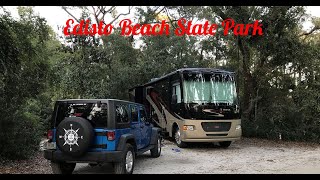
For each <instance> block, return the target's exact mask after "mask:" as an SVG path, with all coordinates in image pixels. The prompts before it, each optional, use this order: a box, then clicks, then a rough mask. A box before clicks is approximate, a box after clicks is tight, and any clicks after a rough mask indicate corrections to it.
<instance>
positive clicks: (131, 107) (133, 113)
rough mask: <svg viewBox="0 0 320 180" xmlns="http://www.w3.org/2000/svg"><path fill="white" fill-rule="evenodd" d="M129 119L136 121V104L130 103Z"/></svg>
mask: <svg viewBox="0 0 320 180" xmlns="http://www.w3.org/2000/svg"><path fill="white" fill-rule="evenodd" d="M130 110H131V121H132V122H138V108H137V106H136V105H130Z"/></svg>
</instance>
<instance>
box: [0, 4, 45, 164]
mask: <svg viewBox="0 0 320 180" xmlns="http://www.w3.org/2000/svg"><path fill="white" fill-rule="evenodd" d="M19 12H20V15H21V19H22V20H23V21H16V20H14V19H12V18H11V16H10V14H8V13H6V14H3V15H0V36H1V41H0V62H1V65H0V66H1V71H0V86H1V88H0V104H1V105H2V106H1V108H0V114H1V120H0V132H1V134H0V142H1V143H0V157H6V158H10V159H16V158H27V157H29V156H30V155H31V154H33V153H34V152H35V151H36V150H37V149H38V146H39V141H40V138H41V134H43V127H42V124H41V121H42V120H41V118H43V117H44V114H45V113H46V112H45V111H43V109H37V110H36V109H34V107H35V105H34V103H35V102H37V103H38V104H41V103H42V102H40V101H41V99H38V97H39V96H38V95H39V94H40V93H41V92H42V91H43V90H44V89H45V88H46V82H45V81H46V78H47V75H48V70H49V64H48V61H47V59H46V55H47V54H46V51H47V48H46V45H45V42H46V41H48V40H49V27H48V26H47V25H46V21H45V20H44V19H43V18H40V17H38V16H35V15H33V14H32V9H30V8H26V9H24V8H20V9H19ZM31 99H36V100H34V102H32V100H31ZM37 107H38V108H40V107H41V106H37Z"/></svg>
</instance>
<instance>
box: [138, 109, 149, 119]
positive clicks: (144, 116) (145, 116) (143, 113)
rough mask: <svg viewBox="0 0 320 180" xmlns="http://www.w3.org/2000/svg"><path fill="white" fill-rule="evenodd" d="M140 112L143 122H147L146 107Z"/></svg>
mask: <svg viewBox="0 0 320 180" xmlns="http://www.w3.org/2000/svg"><path fill="white" fill-rule="evenodd" d="M139 111H140V119H141V121H143V122H146V121H147V115H146V111H145V109H144V107H142V106H141V107H140V109H139Z"/></svg>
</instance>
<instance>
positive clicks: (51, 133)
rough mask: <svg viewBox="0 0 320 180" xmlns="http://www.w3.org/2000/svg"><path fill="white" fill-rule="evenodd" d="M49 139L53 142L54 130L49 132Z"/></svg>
mask: <svg viewBox="0 0 320 180" xmlns="http://www.w3.org/2000/svg"><path fill="white" fill-rule="evenodd" d="M47 138H48V139H49V140H52V139H53V131H52V130H49V131H48V134H47Z"/></svg>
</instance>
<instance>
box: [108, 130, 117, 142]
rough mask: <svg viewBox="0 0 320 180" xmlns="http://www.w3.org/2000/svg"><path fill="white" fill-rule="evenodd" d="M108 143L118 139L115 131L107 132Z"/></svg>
mask: <svg viewBox="0 0 320 180" xmlns="http://www.w3.org/2000/svg"><path fill="white" fill-rule="evenodd" d="M107 137H108V141H113V140H115V138H116V132H115V131H108V132H107Z"/></svg>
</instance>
